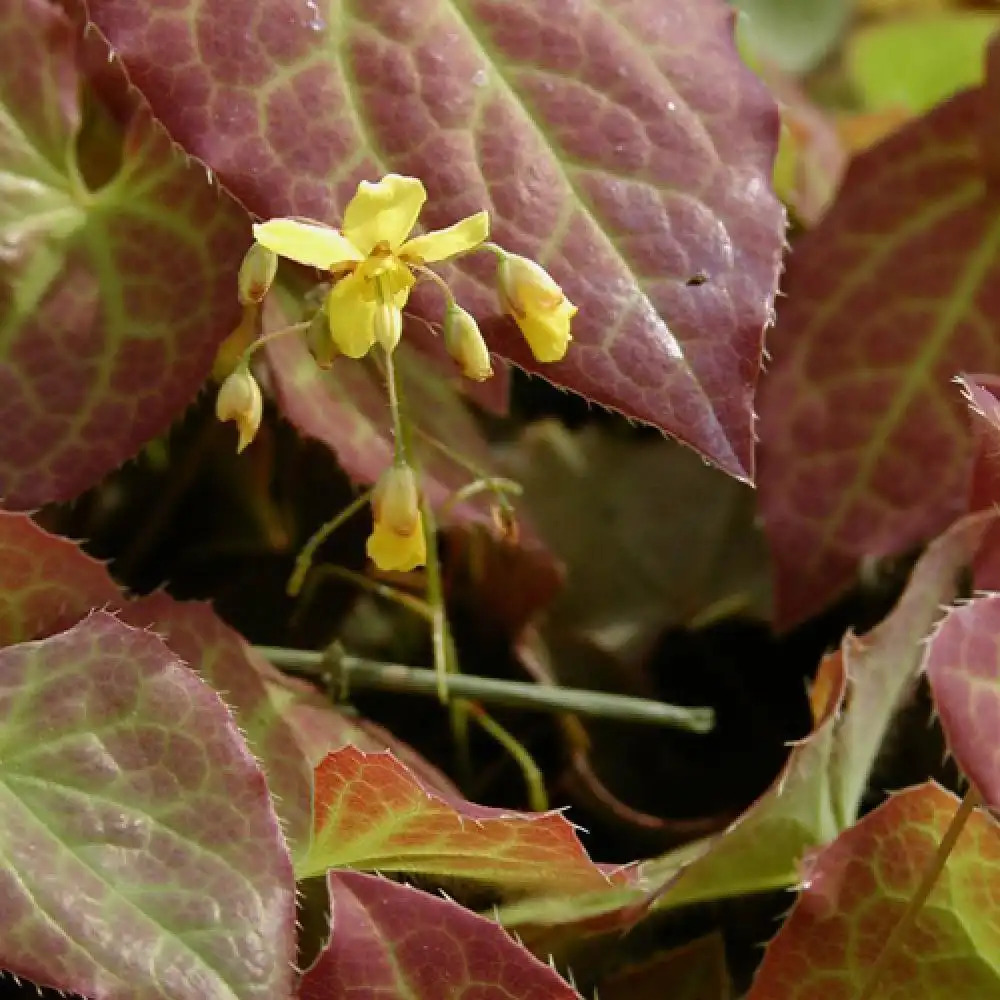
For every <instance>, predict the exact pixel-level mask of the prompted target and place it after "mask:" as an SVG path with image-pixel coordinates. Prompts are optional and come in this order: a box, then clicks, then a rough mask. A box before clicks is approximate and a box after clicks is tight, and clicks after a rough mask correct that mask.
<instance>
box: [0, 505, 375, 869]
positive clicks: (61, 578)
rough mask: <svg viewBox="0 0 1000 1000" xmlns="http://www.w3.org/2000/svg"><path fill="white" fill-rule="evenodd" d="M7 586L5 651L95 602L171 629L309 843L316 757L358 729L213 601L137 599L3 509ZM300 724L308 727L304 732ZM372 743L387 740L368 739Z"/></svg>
mask: <svg viewBox="0 0 1000 1000" xmlns="http://www.w3.org/2000/svg"><path fill="white" fill-rule="evenodd" d="M0 590H2V591H3V593H4V602H3V605H2V607H0V647H2V646H6V645H11V644H13V643H16V642H23V641H25V640H28V639H38V638H42V637H44V636H48V635H52V634H53V633H55V632H59V631H61V630H63V629H66V628H69V627H70V626H71V625H74V624H76V623H77V622H78V621H80V619H82V618H83V617H84V616H85V615H86V614H87V613H88V612H89V611H90V610H91V608H95V607H106V608H114V609H117V610H118V611H119V612H120V615H121V617H122V618H123V619H125V620H126V621H128V622H129V623H130V624H133V625H137V626H140V627H144V628H150V629H152V630H154V631H157V632H159V633H161V634H163V635H164V637H165V638H166V640H167V642H168V644H169V645H170V647H171V649H173V651H174V652H175V653H176V654H177V655H178V656H180V658H181V659H182V660H183V661H184V662H185V663H187V664H188V665H189V666H191V667H192V668H194V669H195V670H197V671H198V672H199V673H200V674H201V676H202V678H203V679H204V680H206V681H207V682H208V683H209V684H211V685H212V686H213V687H214V688H215V689H216V690H217V691H218V692H219V693H220V694H221V695H222V697H223V698H224V699H225V700H226V701H227V703H228V704H229V706H230V707H231V708H232V709H233V710H234V711H235V713H236V715H237V718H238V720H239V722H240V725H241V726H242V728H243V731H244V732H245V734H246V736H247V739H248V740H249V742H250V746H251V748H252V749H253V751H254V753H255V754H256V755H257V756H258V757H259V758H260V760H261V762H262V765H263V767H264V769H265V771H266V772H267V775H268V780H269V782H270V786H271V790H272V792H273V794H274V796H275V798H276V801H277V803H278V811H279V814H280V816H281V819H282V822H283V824H284V828H285V833H286V835H287V837H288V840H289V842H290V843H291V845H292V847H293V848H294V849H296V850H297V849H298V848H304V846H305V843H306V842H307V841H308V839H309V832H310V826H311V819H312V809H311V803H312V766H313V757H314V756H316V755H317V752H318V756H322V754H323V753H326V752H327V751H328V750H330V749H332V748H334V747H336V746H339V745H340V741H339V740H338V736H341V735H346V734H347V732H349V730H347V729H345V724H344V720H343V718H342V717H341V716H340V715H339V714H338V713H336V712H335V711H334V710H333V709H332V708H331V707H330V706H329V704H326V703H324V701H323V700H322V699H321V698H320V697H319V696H318V695H313V696H311V697H310V695H309V693H308V689H306V690H303V689H302V688H298V689H296V686H295V684H294V682H292V681H289V680H288V679H287V678H285V677H283V676H282V675H281V674H279V673H278V672H277V671H276V670H274V669H273V668H271V667H270V666H269V665H268V664H267V663H264V662H263V661H261V660H260V659H259V658H258V657H257V656H255V655H254V654H253V653H252V652H251V650H250V649H249V648H248V646H247V645H246V643H245V642H244V641H243V639H242V638H241V637H240V636H239V635H237V634H236V633H235V632H234V631H232V629H230V628H228V627H227V626H226V625H225V624H223V622H222V621H220V619H219V618H218V616H217V615H216V614H215V613H214V612H213V611H212V610H211V608H209V607H208V606H207V605H203V604H194V603H178V602H177V601H174V600H173V599H172V598H171V597H169V596H168V595H167V594H155V595H152V596H149V597H144V598H140V599H138V600H129V599H127V598H126V597H125V596H124V595H123V594H122V593H121V591H120V590H119V589H118V588H117V587H116V586H115V584H114V581H112V579H111V577H110V576H109V575H108V573H107V570H106V569H105V568H104V566H102V565H101V564H100V563H99V562H97V561H96V560H94V559H91V558H90V556H88V555H86V554H85V553H83V552H81V551H80V549H79V548H77V546H76V545H74V544H73V543H72V542H70V541H67V540H66V539H64V538H58V537H56V536H55V535H50V534H48V533H47V532H45V531H43V530H42V529H41V528H40V527H39V526H38V525H37V524H35V522H34V521H32V520H31V519H30V518H29V517H27V515H24V514H11V513H8V512H5V511H0ZM300 729H305V730H307V732H306V733H304V734H303V735H301V737H300V732H299V730H300ZM320 745H321V746H322V749H321V750H319V751H317V746H320ZM365 746H366V748H367V749H372V750H375V749H380V748H381V747H382V746H384V744H380V743H379V742H378V741H377V739H373V738H370V737H369V738H367V742H366V743H365Z"/></svg>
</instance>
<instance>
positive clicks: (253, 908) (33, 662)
mask: <svg viewBox="0 0 1000 1000" xmlns="http://www.w3.org/2000/svg"><path fill="white" fill-rule="evenodd" d="M0 805H2V808H0V813H2V815H3V823H2V824H0V857H2V858H3V862H4V863H3V865H2V866H0V968H6V969H9V970H11V971H13V972H16V973H18V974H19V975H24V976H26V977H28V978H30V979H32V980H33V981H34V982H36V983H39V984H42V985H50V986H55V987H57V988H59V989H63V990H67V991H71V992H76V993H81V994H84V995H85V996H89V997H94V998H98V1000H104V998H114V1000H118V998H121V1000H125V998H128V1000H138V998H157V1000H160V998H163V1000H166V998H170V1000H207V998H220V1000H222V998H225V1000H232V998H235V997H239V998H260V1000H275V998H278V1000H280V998H283V997H286V996H288V994H289V992H290V989H291V961H292V958H293V938H294V903H295V897H294V882H293V876H292V866H291V861H290V859H289V856H288V850H287V848H286V846H285V842H284V839H283V838H282V835H281V831H280V827H279V824H278V819H277V817H276V816H275V814H274V810H273V807H272V804H271V799H270V795H269V794H268V790H267V786H266V784H265V781H264V775H263V773H262V772H261V770H260V768H259V767H258V765H257V763H256V761H255V760H254V758H253V757H252V755H251V754H250V752H249V750H248V749H247V747H246V744H245V743H244V742H243V739H242V738H241V736H240V734H239V731H238V729H237V728H236V724H235V722H234V721H233V718H232V716H231V715H230V714H229V712H228V710H227V709H226V708H225V706H224V705H223V703H222V702H221V701H220V699H219V698H218V696H217V695H216V694H215V693H214V692H213V691H212V690H211V689H210V688H209V687H208V686H207V685H205V684H204V683H203V682H202V681H200V680H199V679H198V678H197V677H196V676H195V674H194V673H192V672H191V671H190V670H189V669H188V668H187V667H186V666H184V665H183V664H182V663H181V661H180V660H179V659H178V658H177V656H176V654H174V653H173V652H172V651H171V650H170V649H168V648H167V646H165V645H164V643H163V642H162V640H160V639H159V638H158V637H156V636H154V635H152V634H151V633H148V632H143V631H142V630H139V629H134V628H131V627H129V626H127V625H124V624H122V623H121V622H120V621H118V619H116V618H115V617H114V616H113V615H110V614H108V613H107V612H95V613H94V614H93V615H91V616H90V617H88V618H86V619H84V621H82V622H81V623H80V624H79V625H76V626H74V627H73V628H72V629H70V630H69V631H66V632H61V633H59V634H57V635H54V636H51V637H50V638H48V639H42V640H39V641H36V642H25V643H21V644H19V645H16V646H10V647H7V648H6V649H4V650H0Z"/></svg>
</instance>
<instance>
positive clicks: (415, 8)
mask: <svg viewBox="0 0 1000 1000" xmlns="http://www.w3.org/2000/svg"><path fill="white" fill-rule="evenodd" d="M87 7H88V10H89V12H90V16H91V17H92V18H93V20H94V21H95V22H96V24H97V25H98V27H99V28H100V29H101V30H102V31H103V32H104V33H105V34H106V35H107V36H108V38H109V39H110V40H111V42H112V44H113V46H114V48H115V51H116V52H117V53H119V54H120V56H121V58H122V60H123V61H124V63H125V65H126V67H127V68H128V71H129V74H130V76H131V78H132V80H133V82H134V83H135V84H136V86H137V87H139V89H140V90H141V91H142V92H143V94H144V95H145V96H146V98H147V99H148V100H149V101H150V103H151V105H152V107H153V110H154V112H155V113H156V114H157V116H158V117H159V118H161V119H162V120H163V122H164V123H165V124H166V126H167V128H168V129H169V130H170V132H171V134H172V135H173V136H174V138H175V139H177V140H178V141H179V142H180V143H181V144H182V145H183V146H184V147H185V148H186V149H187V150H188V151H190V152H191V153H193V154H195V155H197V156H199V157H201V158H202V159H203V160H204V161H205V162H206V163H208V164H209V165H210V166H211V167H212V168H213V169H214V170H215V171H216V173H217V174H218V176H219V177H220V178H221V179H222V181H223V183H225V184H226V185H227V186H228V187H229V189H230V190H232V191H233V192H234V193H235V194H236V195H237V196H238V197H239V198H240V199H241V200H242V202H243V203H244V204H245V205H247V206H248V208H250V210H251V211H254V212H256V213H258V214H260V215H262V216H276V215H306V216H312V217H314V218H317V219H320V220H323V221H326V222H337V221H339V219H340V216H341V214H342V212H343V209H344V206H345V204H346V202H347V200H348V198H349V197H350V196H351V195H352V194H353V192H354V188H355V187H356V185H357V182H358V180H360V179H361V178H362V177H366V178H368V179H374V178H375V177H377V176H378V175H380V174H383V173H385V172H388V171H390V170H394V171H397V172H400V173H405V174H412V175H415V176H419V177H420V178H422V179H423V180H424V181H425V183H426V186H427V189H428V191H429V193H430V196H431V197H430V202H429V205H428V209H427V211H426V213H425V217H424V219H423V221H424V222H425V223H426V224H427V225H428V226H440V225H449V224H451V223H453V222H455V221H456V220H457V219H459V218H460V217H462V216H464V215H467V214H469V213H471V212H474V211H476V210H479V209H482V208H489V209H490V210H491V214H492V216H493V220H494V233H493V235H494V237H495V238H496V239H497V240H498V241H499V242H500V243H502V244H504V245H507V246H508V247H509V249H511V250H514V251H516V252H519V253H527V254H529V255H531V256H532V257H535V258H537V259H539V260H541V261H542V263H543V264H545V265H546V267H548V268H549V269H550V270H551V271H552V273H553V274H554V275H555V277H556V278H557V279H558V280H559V281H560V282H561V283H562V284H563V286H564V287H565V289H566V291H567V293H568V294H569V296H570V298H571V299H572V300H573V301H574V302H576V303H577V304H578V305H579V306H580V313H579V315H578V316H577V318H576V320H575V321H574V336H575V338H576V340H575V341H574V343H573V345H572V347H571V350H570V351H569V354H568V355H567V357H566V359H565V361H563V362H561V363H560V364H558V365H554V366H550V365H538V364H537V363H535V362H534V361H533V360H532V359H531V356H530V354H529V353H528V350H527V348H526V346H525V345H524V343H523V341H522V340H521V338H520V336H518V335H516V334H515V333H514V331H513V327H512V324H510V323H509V321H506V320H500V319H499V318H498V317H497V305H496V299H495V295H494V293H493V290H492V273H491V268H490V266H489V263H488V262H487V261H481V264H482V266H481V267H480V266H474V265H476V264H479V263H480V261H479V260H475V261H473V262H472V264H470V265H469V266H468V267H467V268H466V267H464V266H463V268H462V270H461V272H460V273H459V272H454V271H453V272H450V275H451V276H452V277H454V279H455V283H454V287H455V291H456V292H457V293H458V295H459V298H460V299H461V300H462V301H463V303H464V304H466V306H467V307H468V308H470V309H471V310H472V311H473V312H475V313H476V314H477V315H478V316H479V317H480V319H481V320H482V321H484V329H485V330H486V333H487V336H488V338H489V339H490V340H491V343H492V345H493V347H494V348H495V349H496V350H497V351H498V352H499V353H500V354H502V355H504V356H506V357H509V358H511V359H513V360H514V361H516V362H517V363H518V364H521V365H523V366H525V367H526V368H528V369H529V370H532V371H537V372H539V373H540V374H543V375H544V376H545V377H546V378H549V379H551V380H553V381H554V382H556V383H557V384H559V385H562V386H566V387H567V388H570V389H573V390H575V391H577V392H580V393H582V394H583V395H585V396H587V397H588V398H590V399H594V400H596V401H598V402H600V403H603V404H605V405H607V406H610V407H613V408H616V409H619V410H622V411H623V412H625V413H627V414H628V415H629V416H632V417H637V418H639V419H641V420H646V421H650V422H651V423H654V424H657V425H658V426H659V427H661V428H663V429H664V430H666V431H668V432H669V433H671V434H674V435H676V436H677V437H680V438H681V439H683V440H684V441H686V442H688V443H689V444H690V445H692V446H693V447H694V448H696V449H697V450H698V451H700V452H701V453H702V454H704V455H705V456H707V457H708V458H710V459H712V460H713V461H714V462H716V463H717V464H719V465H720V466H721V467H722V468H724V469H725V470H727V471H728V472H731V473H733V474H735V475H738V476H742V477H747V478H749V477H751V476H752V475H753V426H752V400H753V391H754V385H755V382H756V378H757V372H758V369H759V365H760V354H761V338H762V330H763V327H764V324H765V323H766V322H767V321H768V319H769V317H770V314H771V306H772V302H773V298H774V294H775V290H776V285H777V277H778V269H779V264H780V259H781V245H782V239H783V232H784V217H783V212H782V209H781V207H780V205H779V204H778V202H777V200H776V199H775V197H774V195H773V193H772V191H771V188H770V175H771V165H772V161H773V157H774V150H775V145H776V140H777V132H778V116H777V108H776V106H775V104H774V102H773V100H772V99H771V98H770V96H769V95H768V94H767V92H766V90H765V89H764V87H763V85H762V84H761V83H760V82H759V81H758V80H757V79H756V78H755V77H753V76H752V74H750V72H749V71H748V70H747V69H746V68H745V67H744V66H743V65H742V64H741V63H740V61H739V59H738V57H737V54H736V50H735V46H734V44H733V38H732V12H731V11H730V9H729V8H728V6H727V5H726V4H725V3H723V2H722V0H670V2H669V3H667V4H664V3H663V0H614V2H606V0H578V2H576V3H572V4H566V3H562V2H560V0H472V2H469V3H457V2H454V0H417V2H414V0H386V2H383V3H379V4H377V5H375V6H372V5H368V4H365V5H351V4H347V3H343V2H341V0H319V2H316V3H301V4H298V3H296V4H291V3H289V2H288V0H223V2H218V0H182V2H177V3H172V4H171V5H170V7H169V9H165V8H164V7H163V5H162V4H158V3H154V2H153V0H90V2H89V3H88V5H87ZM154 10H155V17H154V16H153V12H154ZM234 26H238V27H236V28H234ZM223 40H224V41H223ZM435 309H436V310H437V311H436V312H435V313H434V314H433V315H429V316H428V318H431V319H435V320H436V319H440V300H438V301H437V303H436V305H435Z"/></svg>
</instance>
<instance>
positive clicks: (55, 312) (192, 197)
mask: <svg viewBox="0 0 1000 1000" xmlns="http://www.w3.org/2000/svg"><path fill="white" fill-rule="evenodd" d="M81 89H82V90H83V91H86V81H85V80H81V78H80V72H79V69H78V53H77V39H76V37H75V31H74V29H73V28H72V26H71V25H70V22H69V20H68V19H67V18H66V16H65V15H64V14H63V13H62V12H61V11H60V10H59V8H58V7H57V6H56V5H55V4H53V3H50V2H48V0H10V2H8V3H5V5H4V16H3V19H2V21H0V190H2V191H3V196H2V197H0V244H2V245H3V247H4V252H3V259H2V261H0V330H2V331H3V337H2V347H0V428H2V431H0V496H2V497H3V500H4V503H5V504H7V505H8V506H11V507H20V508H27V507H32V506H36V505H38V504H39V503H42V502H45V501H49V500H66V499H69V498H72V497H74V496H76V495H77V494H78V493H80V492H81V491H82V490H83V489H85V488H86V487H88V486H90V485H92V484H93V483H94V482H96V481H97V480H98V479H99V478H100V477H101V476H102V475H104V474H105V473H106V472H108V471H110V470H111V469H113V468H115V467H116V466H117V465H120V464H121V463H122V462H123V461H124V460H125V459H126V458H129V457H131V456H132V455H134V454H135V453H136V452H137V451H138V450H139V449H140V447H141V446H142V445H143V444H144V443H145V442H146V441H148V440H149V439H150V438H152V437H154V436H155V435H157V434H159V433H161V432H162V431H164V430H165V429H166V428H167V427H168V426H169V424H170V422H171V421H172V420H173V419H174V418H175V417H176V416H177V414H178V413H179V412H180V411H181V410H182V409H183V408H184V407H185V406H186V405H187V404H188V403H189V402H190V401H191V399H192V398H193V397H194V395H195V393H196V391H197V390H198V387H199V386H200V385H201V383H202V382H203V381H204V379H205V376H206V375H207V373H208V371H209V369H210V367H211V363H212V358H213V355H214V352H215V348H216V346H217V345H218V344H219V342H220V341H221V340H222V338H223V337H224V336H225V335H226V333H227V332H228V331H229V329H231V328H232V327H233V326H235V324H236V320H237V318H238V307H237V304H236V296H235V285H234V280H235V279H234V275H235V273H236V269H237V267H238V266H239V261H240V255H241V253H242V251H243V249H245V246H246V243H247V239H248V236H249V224H248V220H247V218H246V215H245V213H244V212H243V211H242V210H241V209H240V208H239V206H238V205H237V204H236V203H235V202H234V201H233V200H232V199H231V198H230V197H229V196H228V195H225V194H223V193H221V192H220V191H219V190H218V189H217V187H216V186H214V185H213V184H211V183H210V181H209V180H207V179H206V175H205V170H204V168H203V167H201V166H199V165H197V164H195V163H193V162H192V161H191V160H190V159H189V158H188V157H186V156H185V155H184V154H183V153H182V152H181V151H180V150H179V149H177V148H176V147H175V146H174V145H173V143H172V142H171V141H170V139H169V138H168V137H167V135H166V133H165V132H164V131H163V129H162V127H161V126H160V125H159V123H157V122H156V121H155V120H154V119H153V118H152V117H151V116H150V114H149V113H148V111H145V110H142V109H135V110H133V112H132V113H131V115H130V117H129V120H128V121H127V122H124V123H122V139H121V157H122V160H121V166H120V169H119V170H118V172H117V174H116V175H115V176H114V177H113V178H112V179H110V180H109V181H108V182H107V183H102V184H101V185H100V186H99V187H98V188H97V189H96V190H88V188H87V186H86V185H87V182H86V179H85V177H84V176H82V175H81V172H80V170H79V169H78V164H77V162H76V160H75V158H74V146H75V142H76V138H77V133H78V131H79V127H80V119H81V112H80V108H79V101H80V99H81V94H80V92H79V91H80V90H81ZM100 113H101V114H110V112H109V111H108V110H107V109H106V108H102V109H101V112H100ZM112 117H113V116H112Z"/></svg>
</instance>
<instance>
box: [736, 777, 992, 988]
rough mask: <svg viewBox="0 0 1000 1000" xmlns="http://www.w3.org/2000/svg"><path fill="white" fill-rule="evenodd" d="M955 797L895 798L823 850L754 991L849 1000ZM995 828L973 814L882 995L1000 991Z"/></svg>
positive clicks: (935, 792)
mask: <svg viewBox="0 0 1000 1000" xmlns="http://www.w3.org/2000/svg"><path fill="white" fill-rule="evenodd" d="M958 806H959V802H958V799H956V798H955V796H954V795H952V794H951V793H950V792H946V791H945V790H944V789H942V788H940V787H939V786H937V785H934V784H925V785H918V786H917V787H915V788H910V789H907V790H906V791H905V792H901V793H899V794H898V795H895V796H893V797H892V798H891V799H889V801H888V802H886V803H885V804H884V805H883V806H880V807H879V808H878V809H876V810H875V811H874V812H872V813H869V814H868V815H867V816H865V818H864V819H863V820H861V822H860V823H858V824H857V825H856V826H853V827H851V828H850V829H849V830H846V831H845V832H844V833H842V834H841V835H840V836H839V837H838V838H837V839H836V840H835V841H834V842H833V843H832V844H830V845H829V846H828V847H825V848H823V849H822V850H820V851H817V852H816V854H815V855H814V856H813V857H812V858H811V859H810V860H809V863H808V864H807V865H806V866H804V871H803V885H802V892H801V894H800V896H799V898H798V900H797V901H796V903H795V906H794V907H793V908H792V912H791V914H790V916H789V917H788V919H787V920H786V921H785V923H784V925H783V926H782V928H781V930H780V931H779V932H778V934H777V937H775V938H774V940H773V941H772V942H771V944H770V945H769V946H768V949H767V951H766V953H765V955H764V961H763V963H762V965H761V967H760V969H759V970H758V972H757V976H756V978H755V979H754V983H753V987H752V988H751V990H750V993H749V994H748V997H747V1000H854V998H856V997H857V996H859V991H860V990H861V988H862V987H863V986H864V984H865V982H866V980H867V977H868V972H869V970H870V969H871V966H872V964H873V963H874V961H875V959H876V958H877V956H878V955H879V953H880V952H881V950H882V947H883V945H884V944H885V942H886V939H887V938H888V936H889V934H890V933H891V932H892V930H893V928H894V927H895V926H896V924H897V923H898V922H899V920H900V918H901V917H902V915H903V912H904V910H905V909H906V906H907V903H908V902H909V901H910V899H911V898H912V897H913V895H914V893H915V892H916V890H917V887H918V885H919V883H920V880H921V877H922V876H923V874H924V872H925V870H926V868H927V867H928V866H929V865H930V864H931V862H932V859H933V857H934V853H935V850H936V849H937V846H938V844H939V843H940V841H941V838H942V837H943V836H944V833H945V830H946V829H947V828H948V824H949V823H950V821H951V819H952V817H953V816H954V814H955V811H956V810H957V809H958ZM998 886H1000V829H998V827H997V824H996V822H995V821H994V820H993V819H992V818H990V817H989V816H987V815H985V814H984V813H981V812H974V813H973V814H972V815H971V817H970V818H969V821H968V822H967V824H966V826H965V828H964V830H963V831H962V834H961V835H960V836H959V838H958V843H957V844H956V845H955V848H954V850H953V851H952V853H951V855H950V857H949V859H948V862H947V864H946V865H945V867H944V870H943V871H942V872H941V874H940V876H939V878H938V881H937V883H936V884H935V886H934V889H933V890H932V891H931V894H930V896H929V898H928V899H927V901H926V902H925V904H924V906H923V908H922V909H921V911H920V913H919V914H918V916H917V917H916V920H915V922H914V925H913V927H912V928H911V930H910V931H909V933H907V934H905V935H904V936H903V939H902V940H901V941H900V942H899V943H898V945H897V947H896V948H895V949H894V951H893V957H892V959H891V960H890V961H889V964H888V967H887V968H886V970H885V972H884V974H883V977H882V979H881V986H880V988H879V990H878V991H877V992H876V994H875V996H877V997H878V998H879V1000H958V998H962V1000H965V998H966V997H968V998H970V1000H971V998H973V997H976V998H981V1000H986V998H987V997H996V996H1000V958H998V956H1000V925H998V923H997V920H996V914H997V903H996V900H997V892H998Z"/></svg>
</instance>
